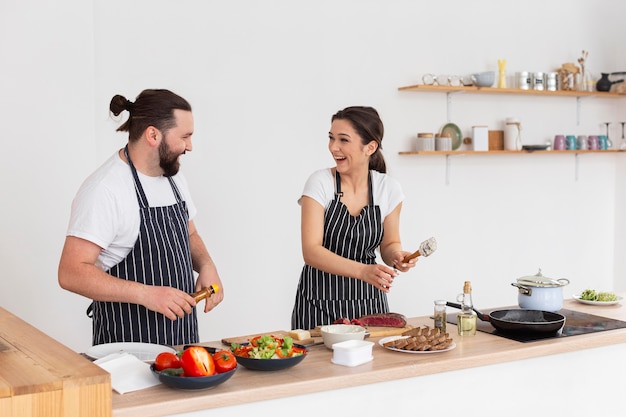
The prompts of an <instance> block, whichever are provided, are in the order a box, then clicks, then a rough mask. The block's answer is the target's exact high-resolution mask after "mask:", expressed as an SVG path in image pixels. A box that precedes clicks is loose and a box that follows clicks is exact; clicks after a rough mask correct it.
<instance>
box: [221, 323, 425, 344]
mask: <svg viewBox="0 0 626 417" xmlns="http://www.w3.org/2000/svg"><path fill="white" fill-rule="evenodd" d="M320 327H321V326H317V327H316V328H315V329H312V330H310V332H311V338H310V339H307V340H294V343H297V344H299V345H303V346H313V345H318V344H321V343H323V340H322V333H321V332H320ZM365 328H366V329H367V332H368V333H369V337H387V336H396V335H399V334H402V333H404V332H405V331H407V330H409V329H412V328H413V326H411V325H409V324H407V325H406V326H405V327H378V326H365ZM288 333H289V332H288V331H287V330H274V331H271V332H263V333H255V334H250V335H245V336H234V337H225V338H223V339H222V343H223V344H225V345H228V346H230V345H231V344H232V343H239V344H242V343H249V342H250V339H252V338H253V337H256V336H261V335H264V334H269V335H272V336H277V337H284V336H287V334H288Z"/></svg>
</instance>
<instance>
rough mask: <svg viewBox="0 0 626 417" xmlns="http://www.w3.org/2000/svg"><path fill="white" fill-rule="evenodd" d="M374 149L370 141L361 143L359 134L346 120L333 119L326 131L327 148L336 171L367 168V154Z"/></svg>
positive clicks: (374, 146)
mask: <svg viewBox="0 0 626 417" xmlns="http://www.w3.org/2000/svg"><path fill="white" fill-rule="evenodd" d="M372 147H373V150H376V144H375V142H374V141H372V142H371V143H370V144H369V145H363V143H362V139H361V136H359V134H358V133H357V132H356V130H354V127H352V123H351V122H350V121H348V120H343V119H335V120H334V121H333V122H332V124H331V126H330V132H328V150H329V151H330V153H331V154H332V156H333V159H334V160H335V163H336V164H337V171H339V172H340V173H341V172H346V171H350V170H352V169H362V168H363V166H365V169H366V170H367V168H368V165H369V156H370V155H371V154H372V153H373V151H372V150H371V148H372Z"/></svg>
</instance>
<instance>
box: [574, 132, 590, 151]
mask: <svg viewBox="0 0 626 417" xmlns="http://www.w3.org/2000/svg"><path fill="white" fill-rule="evenodd" d="M588 145H589V142H588V140H587V135H578V142H577V146H578V149H580V150H581V151H586V150H587V149H589V146H588Z"/></svg>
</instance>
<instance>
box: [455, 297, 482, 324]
mask: <svg viewBox="0 0 626 417" xmlns="http://www.w3.org/2000/svg"><path fill="white" fill-rule="evenodd" d="M446 305H447V306H448V307H452V308H458V309H459V310H463V306H461V304H458V303H451V302H450V301H446ZM472 310H474V313H476V315H477V316H478V318H479V319H481V320H482V321H489V315H487V314H483V313H481V312H480V311H478V310H476V308H474V307H472Z"/></svg>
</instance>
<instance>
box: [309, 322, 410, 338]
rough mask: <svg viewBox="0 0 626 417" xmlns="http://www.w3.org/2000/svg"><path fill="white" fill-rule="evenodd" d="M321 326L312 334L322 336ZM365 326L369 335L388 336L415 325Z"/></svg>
mask: <svg viewBox="0 0 626 417" xmlns="http://www.w3.org/2000/svg"><path fill="white" fill-rule="evenodd" d="M320 327H321V326H317V327H316V328H315V329H313V330H311V336H313V337H321V336H322V333H321V332H320ZM365 328H366V329H367V332H368V333H369V337H386V336H396V335H399V334H402V333H404V332H405V331H407V330H410V329H412V328H413V326H411V325H410V324H407V325H406V326H404V327H381V326H365Z"/></svg>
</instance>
